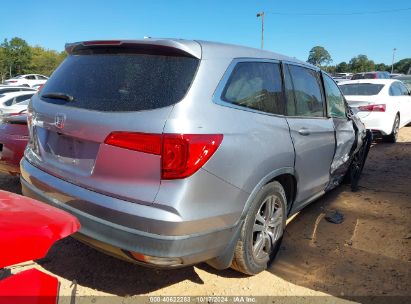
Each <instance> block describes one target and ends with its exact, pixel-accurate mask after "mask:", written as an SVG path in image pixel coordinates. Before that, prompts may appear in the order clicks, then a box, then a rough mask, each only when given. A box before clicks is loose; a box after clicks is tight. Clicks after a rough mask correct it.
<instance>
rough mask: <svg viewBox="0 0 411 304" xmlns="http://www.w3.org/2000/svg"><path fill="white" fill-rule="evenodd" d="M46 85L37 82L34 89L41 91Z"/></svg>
mask: <svg viewBox="0 0 411 304" xmlns="http://www.w3.org/2000/svg"><path fill="white" fill-rule="evenodd" d="M43 86H44V83H42V84H35V85H34V86H33V87H32V89H35V90H36V91H40V90H41V88H42V87H43Z"/></svg>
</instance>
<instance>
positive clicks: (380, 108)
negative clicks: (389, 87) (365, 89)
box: [358, 104, 385, 112]
mask: <svg viewBox="0 0 411 304" xmlns="http://www.w3.org/2000/svg"><path fill="white" fill-rule="evenodd" d="M358 110H359V111H365V112H385V104H371V105H367V106H360V107H358Z"/></svg>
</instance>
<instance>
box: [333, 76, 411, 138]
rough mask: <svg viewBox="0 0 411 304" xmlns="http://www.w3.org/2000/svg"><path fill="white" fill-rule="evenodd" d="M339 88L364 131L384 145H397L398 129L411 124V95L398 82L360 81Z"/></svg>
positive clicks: (381, 80)
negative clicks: (385, 143)
mask: <svg viewBox="0 0 411 304" xmlns="http://www.w3.org/2000/svg"><path fill="white" fill-rule="evenodd" d="M339 86H340V88H341V91H342V92H343V94H344V96H345V99H346V100H347V102H348V104H349V105H350V107H351V108H352V109H353V112H354V113H355V114H357V116H358V117H359V118H360V119H361V120H362V122H363V123H364V124H365V126H366V128H367V129H371V130H372V131H373V133H376V134H377V135H381V136H382V137H383V139H384V140H385V141H387V142H396V141H397V137H398V131H399V129H400V128H401V127H403V126H405V125H407V124H409V123H410V122H411V96H410V94H411V93H410V91H409V90H408V89H407V87H406V86H405V85H404V84H403V83H402V82H401V81H398V80H394V79H362V80H351V81H346V82H343V83H340V84H339Z"/></svg>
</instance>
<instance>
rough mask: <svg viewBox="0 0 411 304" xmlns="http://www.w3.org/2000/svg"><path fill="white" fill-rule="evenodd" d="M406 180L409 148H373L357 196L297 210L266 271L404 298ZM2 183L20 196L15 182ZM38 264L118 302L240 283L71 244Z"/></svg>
mask: <svg viewBox="0 0 411 304" xmlns="http://www.w3.org/2000/svg"><path fill="white" fill-rule="evenodd" d="M376 152H378V153H376ZM410 172H411V143H405V142H400V143H397V144H394V145H390V144H379V143H377V144H375V145H373V147H372V148H371V151H370V154H369V159H368V160H367V163H366V167H365V169H364V173H363V177H362V179H361V181H360V184H359V185H360V188H359V191H358V192H356V193H353V192H351V191H350V187H349V186H342V187H339V188H337V189H335V190H333V191H331V192H329V193H328V194H326V195H325V196H324V197H322V198H321V199H319V200H317V201H316V202H315V203H313V204H311V205H310V206H308V207H307V208H305V209H304V210H302V211H301V212H300V213H299V214H298V215H297V216H296V217H295V218H294V219H293V220H292V221H291V222H290V223H289V224H288V226H287V230H286V233H285V236H284V240H283V244H282V246H281V249H280V252H279V254H278V256H277V259H276V261H275V263H273V265H272V266H271V267H270V268H269V269H268V271H269V272H270V273H272V274H273V275H275V276H277V277H280V278H282V279H284V280H286V281H288V282H290V283H292V284H296V285H300V286H304V287H307V288H309V289H312V290H318V291H321V292H324V293H327V294H330V295H334V296H337V297H341V298H347V299H350V298H351V297H352V296H364V295H365V296H368V295H402V296H403V295H410V290H411V281H410V280H409V278H410V275H411V268H410V267H411V263H410V262H411V257H410V250H409V248H410V233H411V225H410V218H411V209H410V208H411V207H410V205H411V204H410V202H411V187H410V186H409V185H410V184H411V183H410V182H411V178H410V176H409V173H410ZM7 182H8V183H11V184H10V185H11V186H12V187H15V188H16V191H19V190H18V189H17V184H16V179H15V178H12V179H10V181H7ZM327 210H339V211H340V212H342V213H343V214H344V222H343V223H342V224H331V223H329V222H327V221H325V219H324V213H325V212H326V211H327ZM38 263H39V264H40V265H41V266H42V267H43V268H45V269H46V270H48V271H50V272H51V273H53V274H55V275H58V276H61V277H63V278H65V279H67V280H69V281H73V280H76V281H77V283H78V284H79V285H81V286H85V287H89V288H92V289H95V290H99V291H102V292H106V293H110V294H114V295H118V296H133V295H140V294H146V293H149V292H152V291H157V290H160V289H162V288H164V287H167V286H171V285H173V284H176V283H179V282H183V281H185V280H189V281H192V282H194V283H196V284H201V285H202V284H208V283H209V282H203V280H202V279H201V278H200V277H199V275H198V274H197V272H196V268H200V269H201V270H204V271H207V272H210V273H213V274H215V275H218V276H220V277H227V278H247V276H245V275H242V274H240V273H237V272H235V271H233V270H231V269H228V270H223V271H218V270H214V269H213V268H211V267H209V266H208V265H206V264H200V265H197V266H196V267H187V268H183V269H175V270H158V269H152V268H146V267H142V266H139V265H134V264H130V263H128V262H124V261H121V260H118V259H116V258H113V257H110V256H107V255H105V254H103V253H100V252H98V251H96V250H94V249H92V248H90V247H88V246H86V245H84V244H82V243H80V242H78V241H76V240H74V239H72V238H67V239H64V240H61V241H59V242H58V243H56V244H55V245H54V246H53V247H52V248H51V250H50V251H49V253H48V255H47V257H46V258H45V259H42V260H39V261H38ZM273 292H275V291H273Z"/></svg>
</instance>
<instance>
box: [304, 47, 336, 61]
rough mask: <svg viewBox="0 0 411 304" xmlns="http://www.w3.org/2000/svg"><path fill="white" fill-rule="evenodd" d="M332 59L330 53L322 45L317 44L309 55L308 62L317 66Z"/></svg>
mask: <svg viewBox="0 0 411 304" xmlns="http://www.w3.org/2000/svg"><path fill="white" fill-rule="evenodd" d="M331 61H332V59H331V56H330V53H328V51H327V50H326V49H325V48H323V47H322V46H315V47H313V48H312V49H311V51H310V54H309V55H308V60H307V62H308V63H311V64H313V65H316V66H321V65H328V64H329V63H330V62H331Z"/></svg>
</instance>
